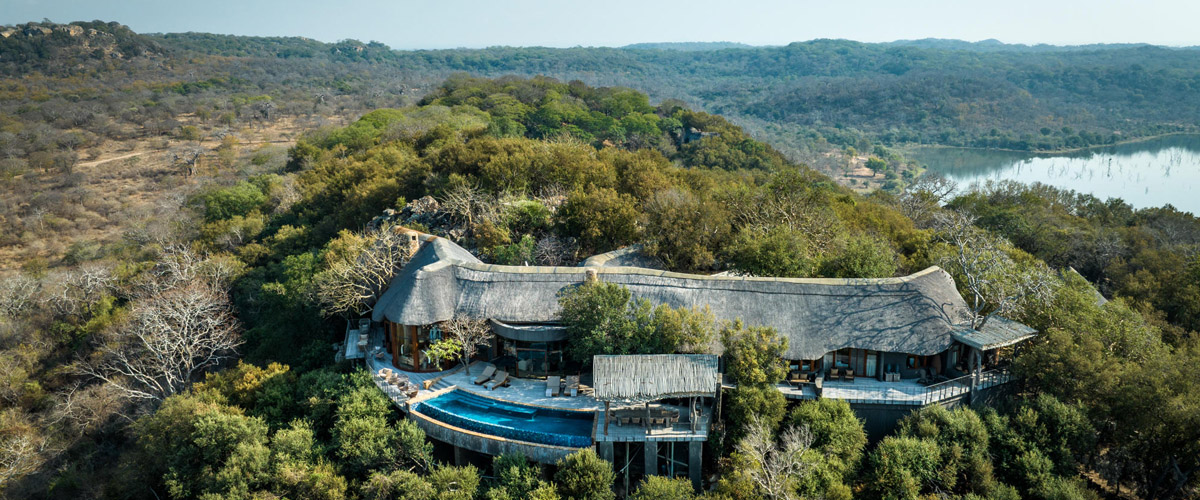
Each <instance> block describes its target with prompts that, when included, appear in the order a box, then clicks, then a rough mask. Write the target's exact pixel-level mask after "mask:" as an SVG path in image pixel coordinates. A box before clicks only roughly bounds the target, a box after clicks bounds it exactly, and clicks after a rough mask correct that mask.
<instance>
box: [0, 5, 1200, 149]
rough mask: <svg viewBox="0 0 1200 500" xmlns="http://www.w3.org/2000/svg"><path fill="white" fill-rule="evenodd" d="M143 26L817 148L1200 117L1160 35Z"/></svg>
mask: <svg viewBox="0 0 1200 500" xmlns="http://www.w3.org/2000/svg"><path fill="white" fill-rule="evenodd" d="M76 25H82V24H81V23H76ZM38 26H39V27H42V26H41V25H38ZM8 30H13V31H14V32H13V33H12V35H11V36H9V37H8V38H6V39H2V40H0V43H3V44H6V45H5V47H8V45H11V44H15V43H25V44H28V43H30V40H33V39H37V38H38V37H42V36H46V37H52V38H53V37H59V38H61V37H60V35H57V34H56V33H57V32H55V31H53V30H52V29H49V31H50V32H51V33H49V34H45V35H43V34H41V33H40V32H36V33H35V32H33V31H29V30H24V31H22V30H14V29H13V28H7V29H6V31H8ZM56 39H57V38H56ZM133 39H135V40H138V41H140V42H141V43H142V44H144V46H146V47H157V46H161V47H163V49H164V50H165V51H166V53H164V54H162V55H157V57H158V58H159V61H160V62H161V63H163V64H167V65H169V66H171V67H172V68H174V69H177V70H179V69H184V68H185V67H192V66H196V68H195V69H196V70H195V71H191V72H190V74H191V78H192V79H194V80H195V81H205V80H208V79H210V78H213V77H215V76H222V77H225V76H229V77H235V78H236V77H246V75H252V74H254V73H258V72H261V71H264V65H267V66H269V67H270V69H269V71H271V72H272V73H273V75H272V77H273V78H278V79H290V80H291V81H293V82H295V81H305V82H306V83H307V84H312V85H323V86H325V87H326V88H328V89H330V90H332V91H335V92H347V91H350V90H349V87H351V86H354V85H355V83H354V82H355V81H357V82H358V83H359V84H360V85H361V86H362V87H369V88H374V89H380V88H385V89H386V88H388V87H387V85H386V83H387V82H393V81H395V80H396V79H397V78H401V79H403V80H404V81H405V82H408V83H409V84H410V85H409V86H410V87H415V88H426V89H427V88H430V87H431V86H432V85H433V84H435V83H436V82H438V81H441V80H442V79H444V78H445V77H446V76H448V75H449V74H451V73H454V72H468V73H471V74H475V75H481V76H501V75H505V74H516V75H522V76H534V75H546V76H552V77H555V78H559V79H562V80H574V79H578V80H581V81H583V82H585V83H588V84H591V85H622V86H628V87H631V88H637V89H639V90H642V91H645V92H647V93H648V94H649V95H650V96H651V98H652V99H654V100H663V99H667V98H676V99H681V100H683V101H685V102H687V103H689V104H691V105H693V106H696V107H700V108H702V109H704V110H706V111H709V112H716V113H720V114H722V115H724V116H726V117H728V118H730V119H731V120H733V121H734V122H735V123H738V124H740V125H742V126H744V127H746V128H747V129H748V130H749V131H751V132H752V133H754V134H755V135H757V136H758V137H759V138H762V139H766V140H768V141H769V142H771V143H772V144H774V145H775V146H776V147H778V148H780V149H781V150H782V151H784V152H785V153H788V154H789V155H791V156H792V157H793V158H801V159H805V160H808V157H806V156H805V155H808V156H809V157H812V156H814V155H813V154H812V152H813V151H822V150H825V149H828V147H827V144H826V143H829V144H833V145H837V146H843V147H844V146H856V147H858V148H859V149H860V150H862V149H863V148H862V147H861V145H862V143H864V141H865V142H867V143H871V142H874V143H883V144H885V145H895V144H902V143H932V144H944V145H959V146H962V145H967V146H981V147H995V148H1009V149H1019V150H1055V149H1066V148H1078V147H1083V146H1088V145H1096V144H1107V143H1111V142H1116V141H1119V140H1123V139H1128V138H1133V137H1139V136H1146V135H1153V134H1159V133H1164V132H1171V131H1180V130H1195V129H1196V127H1197V126H1198V123H1197V122H1198V120H1200V118H1198V117H1200V92H1198V91H1200V51H1198V50H1194V49H1172V48H1164V47H1155V46H1148V45H1097V46H1083V47H1051V46H1042V45H1038V46H1032V47H1029V46H1022V45H1008V44H1001V43H999V42H995V41H984V42H976V43H968V42H960V41H953V40H917V41H901V42H894V43H884V44H868V43H859V42H853V41H846V40H813V41H808V42H797V43H792V44H790V45H787V46H782V47H743V46H740V45H735V44H726V43H715V44H636V45H632V46H628V47H623V48H582V47H577V48H568V49H553V48H540V47H534V48H513V47H493V48H487V49H453V50H418V51H395V50H392V49H390V48H389V47H387V46H386V45H384V44H381V43H378V42H370V43H362V42H358V41H355V40H344V41H340V42H336V43H322V42H318V41H315V40H310V39H305V38H278V37H274V38H272V37H237V36H227V35H213V34H204V33H174V34H156V35H140V36H135V37H134V38H133ZM735 46H736V47H737V48H736V50H730V49H731V48H733V47H735ZM712 49H723V50H712ZM3 52H5V53H8V52H10V51H8V50H5V51H3ZM34 54H36V55H34V56H32V57H33V58H32V59H22V60H11V59H5V60H4V61H0V71H3V72H4V73H5V74H8V75H10V76H17V75H24V74H27V73H29V72H30V71H55V70H60V71H61V70H64V68H63V67H66V68H67V69H70V68H80V66H79V65H78V64H72V63H71V62H69V61H63V60H60V59H58V58H56V57H55V56H54V55H53V53H52V52H45V51H41V52H34ZM151 55H156V54H154V53H151ZM99 56H100V55H99V54H98V55H97V57H99ZM217 58H221V59H217ZM77 71H78V69H77ZM342 73H351V74H353V76H352V77H350V78H348V79H347V78H343V79H340V80H338V81H328V80H332V79H330V78H327V77H326V76H325V75H330V74H339V75H340V74H342ZM251 79H253V78H251ZM322 80H326V81H324V82H322ZM184 83H186V82H184Z"/></svg>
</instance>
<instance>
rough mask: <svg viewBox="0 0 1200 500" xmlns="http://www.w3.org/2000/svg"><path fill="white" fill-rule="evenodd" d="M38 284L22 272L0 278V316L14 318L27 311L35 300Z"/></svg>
mask: <svg viewBox="0 0 1200 500" xmlns="http://www.w3.org/2000/svg"><path fill="white" fill-rule="evenodd" d="M39 286H40V285H39V284H38V282H37V280H35V279H33V278H31V277H29V276H26V275H24V274H13V275H11V276H7V277H5V278H3V279H0V316H5V317H9V318H15V317H17V316H20V315H22V314H24V313H25V312H27V311H28V310H29V308H30V307H33V305H34V303H35V302H36V298H37V293H38V287H39Z"/></svg>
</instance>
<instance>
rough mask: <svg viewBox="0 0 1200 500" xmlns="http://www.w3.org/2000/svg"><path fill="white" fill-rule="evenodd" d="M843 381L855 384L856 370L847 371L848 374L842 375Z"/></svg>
mask: <svg viewBox="0 0 1200 500" xmlns="http://www.w3.org/2000/svg"><path fill="white" fill-rule="evenodd" d="M842 380H845V381H847V382H853V381H854V370H853V369H847V370H846V374H845V375H842Z"/></svg>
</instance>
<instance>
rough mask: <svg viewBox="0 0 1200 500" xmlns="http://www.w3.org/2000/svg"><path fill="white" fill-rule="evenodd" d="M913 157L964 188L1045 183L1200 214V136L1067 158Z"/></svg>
mask: <svg viewBox="0 0 1200 500" xmlns="http://www.w3.org/2000/svg"><path fill="white" fill-rule="evenodd" d="M909 156H910V157H911V158H913V159H915V160H916V161H918V162H920V163H922V164H925V165H927V166H928V167H929V170H930V171H934V172H941V173H942V174H943V175H945V176H946V177H949V178H951V179H953V180H955V181H957V182H958V183H959V185H960V186H961V187H963V188H966V187H968V186H969V185H971V184H973V183H977V182H978V183H983V182H985V181H987V180H997V181H1000V180H1012V181H1018V182H1023V183H1027V184H1031V183H1034V182H1040V183H1042V184H1047V185H1051V186H1056V187H1060V188H1067V189H1073V190H1075V191H1078V192H1081V193H1090V194H1092V195H1094V196H1096V197H1098V198H1100V199H1105V198H1121V199H1123V200H1125V201H1126V202H1127V203H1129V204H1130V205H1133V206H1134V207H1136V208H1147V207H1160V206H1163V205H1165V204H1168V203H1170V204H1171V205H1173V206H1175V208H1178V209H1179V210H1185V211H1188V212H1191V213H1193V214H1200V135H1172V136H1166V137H1160V138H1156V139H1150V140H1146V141H1140V142H1135V143H1129V144H1121V145H1117V146H1106V147H1103V148H1095V149H1088V150H1084V151H1079V152H1073V153H1064V154H1030V153H1021V152H1013V151H993V150H983V149H957V148H936V147H921V148H914V149H913V150H911V151H909Z"/></svg>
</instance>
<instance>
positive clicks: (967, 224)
mask: <svg viewBox="0 0 1200 500" xmlns="http://www.w3.org/2000/svg"><path fill="white" fill-rule="evenodd" d="M934 224H935V227H936V228H937V229H938V236H939V237H940V238H941V239H942V241H945V242H946V243H949V244H950V246H951V248H952V249H953V251H952V253H951V254H950V255H948V256H946V257H945V258H943V259H942V262H941V264H942V265H943V266H944V267H946V268H948V269H949V270H950V271H951V272H952V273H954V274H956V275H958V276H959V277H960V278H961V279H962V280H963V282H962V283H961V285H962V286H963V287H964V288H965V289H966V290H967V292H968V295H969V296H968V297H967V305H968V308H969V309H970V313H971V327H972V328H975V329H976V330H978V329H981V328H983V326H984V325H985V324H987V321H988V319H989V318H990V317H991V316H992V315H994V314H1007V313H1010V312H1012V311H1013V310H1015V309H1017V306H1018V305H1019V304H1020V303H1021V301H1022V300H1024V299H1028V298H1035V299H1042V300H1044V299H1046V298H1048V297H1049V295H1050V293H1051V291H1052V287H1053V285H1054V282H1055V281H1054V277H1053V275H1052V274H1051V273H1050V271H1049V269H1047V268H1045V265H1044V264H1043V265H1032V266H1027V267H1024V268H1023V267H1022V266H1020V265H1018V264H1017V263H1016V262H1014V261H1013V260H1012V259H1011V258H1010V257H1009V256H1008V254H1007V253H1006V252H1005V251H1004V248H1003V247H1004V243H1005V242H1004V239H1003V238H1000V237H998V236H995V235H992V234H989V233H987V232H986V231H984V230H982V229H980V228H978V227H975V218H974V217H973V216H971V215H968V214H965V213H962V212H957V211H953V210H945V211H941V212H939V213H937V214H936V215H935V216H934Z"/></svg>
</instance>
